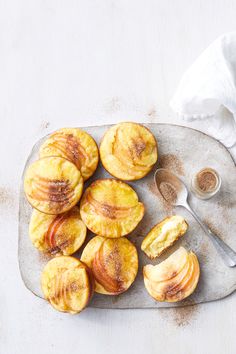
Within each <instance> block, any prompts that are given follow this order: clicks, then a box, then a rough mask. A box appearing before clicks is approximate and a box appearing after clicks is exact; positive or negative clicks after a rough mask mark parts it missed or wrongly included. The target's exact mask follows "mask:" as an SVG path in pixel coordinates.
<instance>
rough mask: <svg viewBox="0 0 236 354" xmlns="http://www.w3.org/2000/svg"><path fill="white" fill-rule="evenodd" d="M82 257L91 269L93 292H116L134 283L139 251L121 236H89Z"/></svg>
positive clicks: (114, 293) (109, 293)
mask: <svg viewBox="0 0 236 354" xmlns="http://www.w3.org/2000/svg"><path fill="white" fill-rule="evenodd" d="M81 260H82V261H83V262H84V263H86V264H87V266H88V267H89V268H90V269H92V272H93V276H94V278H95V291H96V292H97V293H100V294H106V295H118V294H121V293H123V292H125V291H126V290H127V289H128V288H129V287H130V286H131V284H132V283H133V282H134V280H135V277H136V275H137V272H138V254H137V250H136V248H135V246H134V245H133V244H132V243H131V242H130V241H129V240H127V238H125V237H122V238H118V239H114V238H113V239H111V238H110V239H109V238H104V237H101V236H95V237H94V238H92V239H91V240H90V241H89V243H88V244H87V245H86V247H85V248H84V250H83V253H82V256H81Z"/></svg>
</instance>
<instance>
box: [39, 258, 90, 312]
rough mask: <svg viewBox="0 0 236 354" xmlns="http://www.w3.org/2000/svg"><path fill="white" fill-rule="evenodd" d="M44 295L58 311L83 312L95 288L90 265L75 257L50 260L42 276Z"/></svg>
mask: <svg viewBox="0 0 236 354" xmlns="http://www.w3.org/2000/svg"><path fill="white" fill-rule="evenodd" d="M41 286H42V291H43V294H44V297H45V299H46V300H48V301H49V303H50V304H51V305H52V306H53V307H54V308H55V309H56V310H58V311H62V312H69V313H71V314H75V313H79V312H81V311H82V310H83V309H84V308H85V307H86V306H87V305H88V303H89V301H90V299H91V297H92V295H93V289H94V283H93V278H92V275H91V272H90V270H89V269H88V267H87V266H86V265H85V264H84V263H82V262H81V261H79V260H78V259H76V258H74V257H69V256H61V257H56V258H54V259H52V260H50V261H49V262H48V263H47V265H46V266H45V268H44V270H43V272H42V276H41Z"/></svg>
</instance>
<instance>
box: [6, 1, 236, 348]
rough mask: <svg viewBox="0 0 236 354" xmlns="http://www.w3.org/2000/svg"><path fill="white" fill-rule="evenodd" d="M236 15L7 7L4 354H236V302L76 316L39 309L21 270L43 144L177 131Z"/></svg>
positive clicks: (191, 8) (196, 7)
mask: <svg viewBox="0 0 236 354" xmlns="http://www.w3.org/2000/svg"><path fill="white" fill-rule="evenodd" d="M235 13H236V2H235V1H233V0H232V1H230V0H179V1H174V0H143V1H142V0H117V1H111V0H93V1H92V0H84V1H81V0H67V1H62V0H54V1H52V0H51V1H50V0H48V1H47V0H37V1H35V0H28V1H26V0H6V1H4V0H0V120H1V129H0V151H1V154H0V159H1V160H0V161H1V162H0V166H1V167H0V171H1V173H0V215H1V216H0V227H1V236H0V237H1V247H0V267H1V271H0V352H1V353H4V354H13V353H14V354H15V353H17V354H18V353H20V354H21V353H22V354H23V353H24V354H28V353H34V354H39V353H55V354H60V353H71V354H73V353H83V354H92V353H97V354H100V353H101V354H106V353H109V354H113V353H115V354H118V353H124V354H125V353H130V352H136V353H137V354H138V353H148V354H152V353H159V352H163V353H165V354H169V353H170V354H172V353H175V354H193V353H203V354H205V353H207V354H208V353H214V354H222V353H224V354H231V353H232V354H233V353H235V352H236V339H235V321H236V312H235V306H236V294H234V295H232V296H230V297H229V298H226V299H225V300H222V301H219V302H215V303H210V304H205V305H199V306H197V307H194V308H190V309H187V310H186V309H183V310H165V309H164V310H155V311H153V310H148V311H147V310H139V311H138V310H132V311H129V310H128V311H118V310H116V311H112V310H111V311H104V310H94V309H88V310H86V311H84V312H83V313H81V314H80V315H79V316H69V315H65V314H60V313H56V312H55V311H53V310H52V309H51V308H50V307H49V305H47V304H46V303H45V302H43V301H42V300H40V299H37V298H35V297H33V295H32V294H31V293H29V292H28V291H27V290H26V289H25V288H24V285H23V283H22V281H21V279H20V275H19V271H18V265H17V210H18V204H17V203H18V186H19V179H20V175H21V172H22V166H23V164H24V161H25V158H26V156H27V155H28V153H29V150H30V148H31V146H32V144H33V143H34V141H35V140H36V139H38V138H39V137H41V136H42V135H44V134H46V133H47V132H49V131H52V130H54V129H56V128H59V127H62V126H83V125H93V124H102V123H110V122H116V121H119V120H137V121H151V122H177V119H176V118H175V117H174V115H173V114H172V113H171V111H170V109H169V108H168V102H169V99H170V97H171V95H172V94H173V92H174V90H175V88H176V86H177V84H178V81H179V79H180V77H181V75H182V74H183V72H184V70H185V69H186V68H187V67H188V65H189V64H191V62H192V61H193V60H194V59H195V58H196V56H197V55H198V54H199V53H200V52H201V51H202V50H203V49H204V48H205V47H206V46H207V45H208V44H209V43H210V42H211V41H212V40H214V39H215V38H216V37H217V36H218V35H220V34H222V33H223V32H227V31H232V30H235V29H236V28H235V27H236V22H235ZM195 126H196V125H195ZM198 127H199V128H200V129H201V128H204V129H205V127H204V126H203V125H201V124H199V125H198Z"/></svg>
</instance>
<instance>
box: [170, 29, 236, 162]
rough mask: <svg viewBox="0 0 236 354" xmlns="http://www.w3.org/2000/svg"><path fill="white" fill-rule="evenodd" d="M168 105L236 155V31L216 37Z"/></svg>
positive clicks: (195, 63) (188, 71)
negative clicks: (194, 122) (199, 122)
mask: <svg viewBox="0 0 236 354" xmlns="http://www.w3.org/2000/svg"><path fill="white" fill-rule="evenodd" d="M170 105H171V107H172V109H173V110H174V111H175V112H176V113H178V115H179V116H180V117H181V118H183V119H185V120H187V121H194V120H202V123H203V124H201V127H202V128H203V129H204V130H205V131H207V132H208V133H209V134H210V135H212V136H214V137H215V138H216V139H218V140H220V141H221V142H222V143H223V144H224V145H225V146H226V147H228V148H233V149H232V151H231V152H233V155H234V156H235V157H236V123H235V121H236V32H232V33H227V34H225V35H223V36H221V37H219V38H218V39H216V40H215V41H214V42H213V43H212V44H211V45H210V46H209V47H208V48H207V49H206V50H205V51H204V52H203V53H202V54H201V55H200V57H199V58H198V59H197V60H196V61H195V62H194V63H193V64H192V66H191V67H190V68H189V69H188V70H187V71H186V73H185V74H184V76H183V78H182V80H181V81H180V84H179V87H178V89H177V91H176V93H175V95H174V97H173V98H172V100H171V102H170Z"/></svg>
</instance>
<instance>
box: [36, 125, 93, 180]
mask: <svg viewBox="0 0 236 354" xmlns="http://www.w3.org/2000/svg"><path fill="white" fill-rule="evenodd" d="M47 156H59V157H64V158H66V159H67V160H69V161H71V162H73V163H74V164H75V165H76V166H77V168H78V169H79V170H80V171H81V174H82V176H83V179H84V180H87V179H88V178H89V177H90V176H92V174H93V173H94V172H95V170H96V168H97V165H98V159H99V155H98V148H97V144H96V143H95V141H94V139H93V138H92V137H91V136H90V135H89V134H88V133H86V132H85V131H84V130H82V129H79V128H63V129H60V130H57V131H56V132H54V133H53V134H51V135H50V136H49V138H48V139H47V140H46V141H45V142H44V143H43V144H42V146H41V148H40V158H42V157H47Z"/></svg>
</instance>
